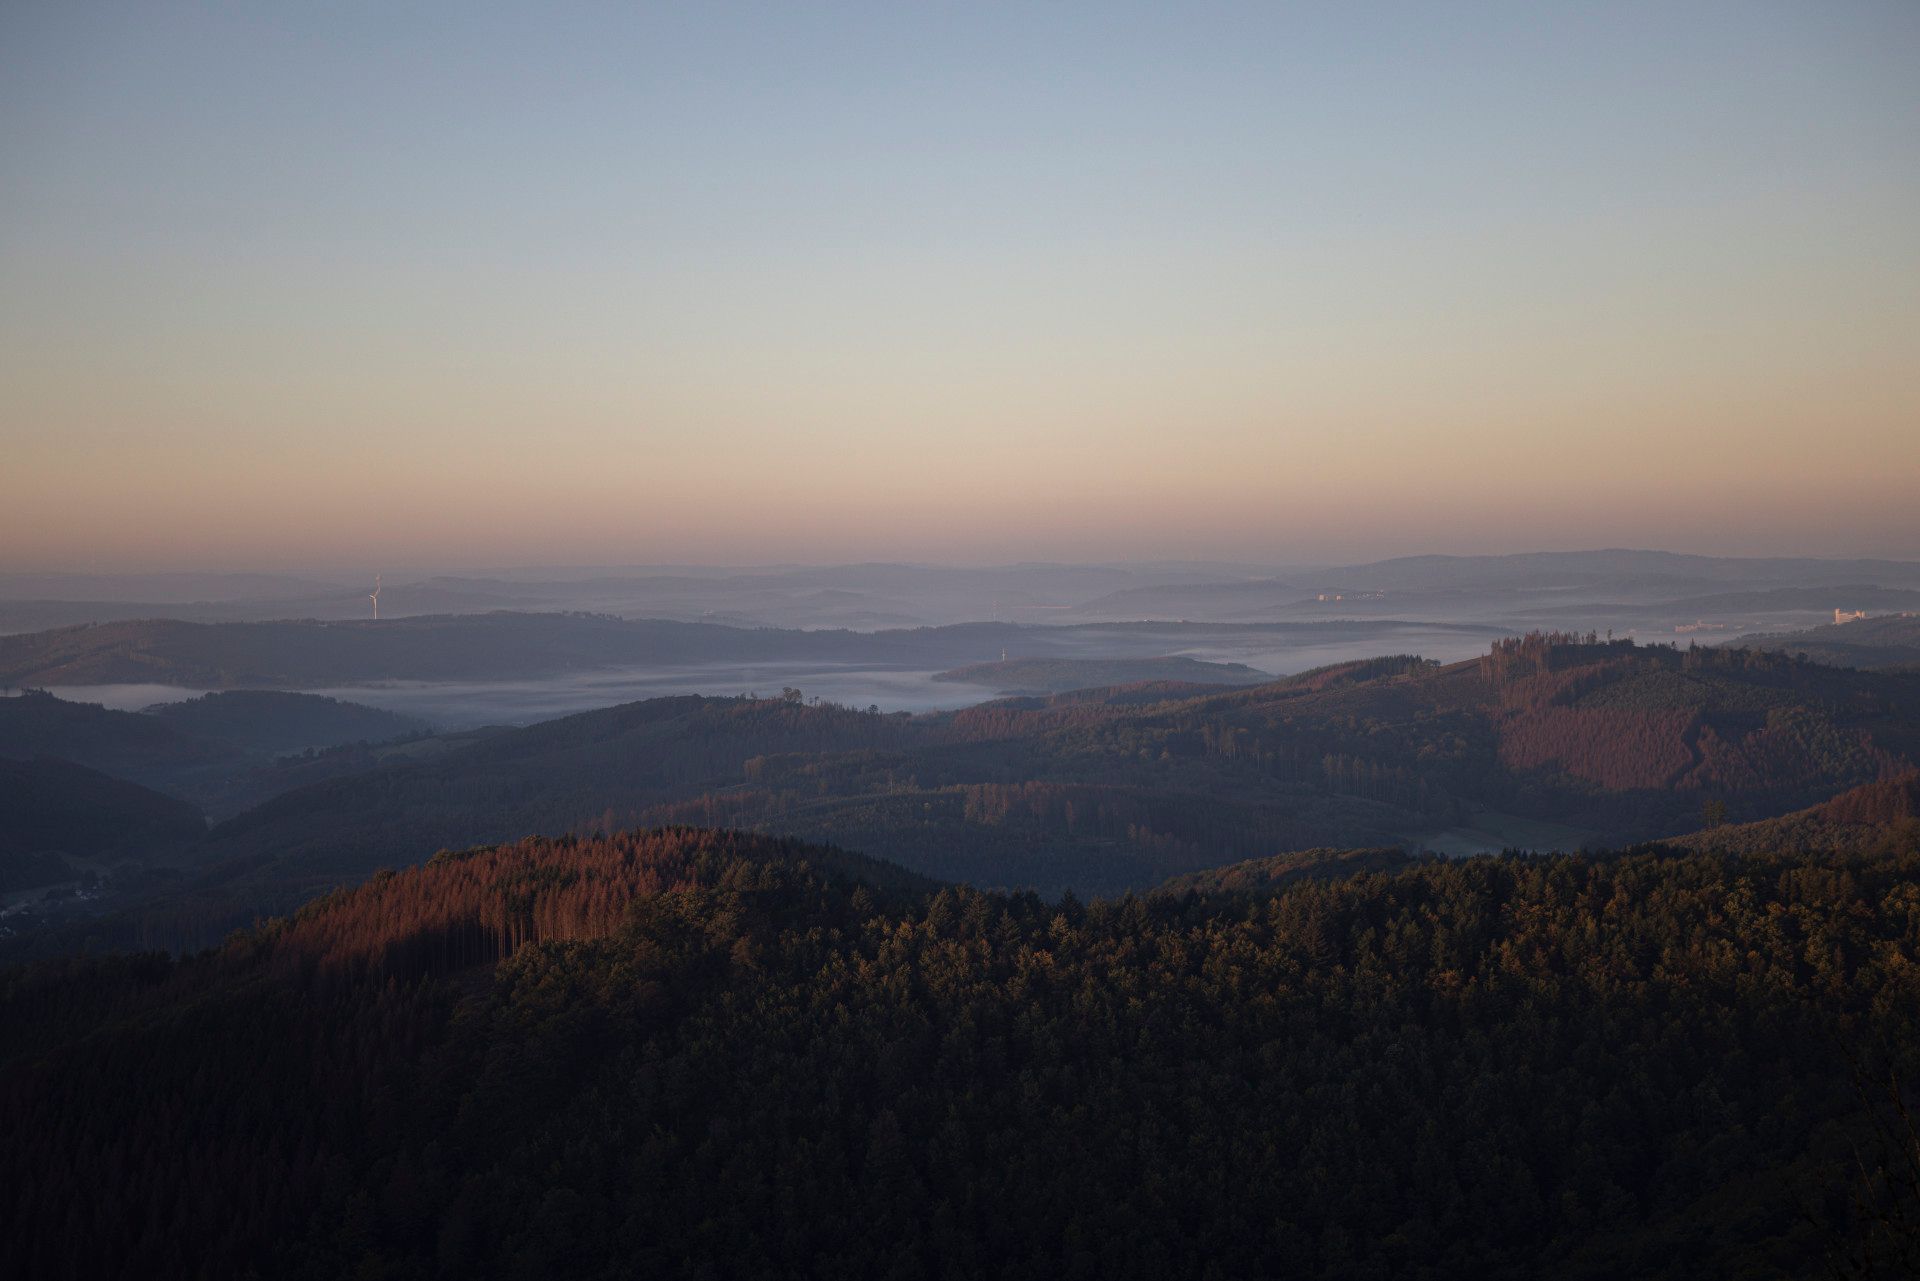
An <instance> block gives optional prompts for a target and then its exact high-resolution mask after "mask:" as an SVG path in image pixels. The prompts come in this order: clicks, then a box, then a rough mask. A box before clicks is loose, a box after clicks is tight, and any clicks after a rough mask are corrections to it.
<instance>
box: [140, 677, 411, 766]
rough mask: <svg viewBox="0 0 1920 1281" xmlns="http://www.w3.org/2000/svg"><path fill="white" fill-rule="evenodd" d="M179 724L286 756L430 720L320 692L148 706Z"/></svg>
mask: <svg viewBox="0 0 1920 1281" xmlns="http://www.w3.org/2000/svg"><path fill="white" fill-rule="evenodd" d="M147 714H148V715H149V716H157V717H159V718H160V719H161V720H163V721H165V722H167V723H168V724H169V725H172V726H173V727H174V728H176V729H180V730H184V731H186V732H187V733H189V734H194V735H197V736H199V737H201V738H210V739H214V740H217V741H219V742H223V743H229V744H232V745H233V746H235V747H238V748H240V749H242V750H244V751H249V752H260V753H263V754H265V755H269V756H283V755H288V754H291V753H294V752H303V751H307V750H309V749H313V748H328V747H342V746H345V745H346V744H349V743H382V742H387V741H389V740H392V739H396V738H405V737H407V736H408V735H412V734H424V733H426V732H427V731H428V729H429V726H428V725H427V723H426V722H425V721H422V720H418V719H416V718H414V717H412V716H402V715H401V714H400V713H398V712H389V711H386V710H384V709H382V708H378V707H363V706H361V705H360V704H358V703H348V702H344V701H342V700H340V699H337V698H324V697H322V696H320V695H318V694H296V693H291V692H288V691H284V690H268V689H240V690H228V691H225V692H222V693H213V694H202V695H201V696H200V697H199V698H189V699H185V700H183V701H181V702H178V703H160V704H158V705H156V706H153V707H149V708H148V709H147Z"/></svg>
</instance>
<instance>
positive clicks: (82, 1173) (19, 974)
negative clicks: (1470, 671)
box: [0, 828, 1920, 1281]
mask: <svg viewBox="0 0 1920 1281" xmlns="http://www.w3.org/2000/svg"><path fill="white" fill-rule="evenodd" d="M1912 878H1913V866H1912V863H1911V860H1908V861H1906V862H1900V861H1898V860H1891V859H1880V860H1856V861H1853V862H1849V863H1845V864H1841V865H1837V866H1836V865H1834V864H1833V863H1831V862H1829V861H1827V860H1824V859H1815V860H1809V859H1807V858H1805V857H1799V856H1794V855H1792V854H1791V853H1786V852H1776V853H1773V854H1770V855H1768V856H1766V857H1762V858H1755V859H1752V860H1741V859H1732V858H1726V857H1722V856H1715V855H1691V856H1684V857H1675V856H1672V855H1649V854H1639V855H1628V856H1620V857H1611V858H1607V859H1580V858H1554V859H1491V858H1477V859H1472V860H1468V861H1465V862H1454V863H1445V862H1438V861H1426V862H1421V863H1417V864H1413V865H1409V866H1403V867H1400V868H1397V869H1394V868H1391V867H1388V868H1385V869H1383V870H1382V871H1381V872H1377V873H1375V874H1370V875H1363V876H1359V877H1347V878H1341V879H1334V880H1324V879H1312V878H1308V879H1298V880H1291V881H1287V880H1284V879H1283V880H1281V881H1278V882H1275V883H1271V884H1269V885H1268V886H1266V887H1265V889H1264V890H1263V892H1261V893H1259V894H1247V893H1238V892H1229V891H1231V890H1232V888H1233V887H1232V886H1231V885H1224V886H1221V887H1208V888H1207V889H1205V890H1204V891H1201V892H1195V893H1181V894H1177V895H1173V894H1163V895H1155V896H1151V897H1148V898H1145V899H1140V898H1129V899H1126V900H1123V901H1119V902H1113V903H1094V904H1091V905H1082V904H1080V903H1078V902H1074V901H1071V900H1069V901H1066V902H1062V903H1060V904H1057V905H1055V904H1048V903H1045V902H1043V901H1041V900H1040V899H1038V898H1036V897H1034V896H1032V895H1012V896H1008V895H998V894H981V893H977V892H974V891H970V890H964V889H954V888H940V887H936V886H932V885H929V884H927V883H926V882H924V881H922V880H919V879H917V878H915V877H913V876H911V875H909V874H907V873H905V872H903V871H901V870H900V869H897V868H888V867H886V866H884V865H882V864H877V863H873V862H871V861H867V860H861V859H858V858H857V857H855V856H851V855H846V854H843V853H841V852H839V851H836V850H830V849H823V848H820V847H810V846H804V845H798V844H795V843H792V842H781V841H774V840H770V839H767V838H761V837H752V836H744V835H741V834H737V833H735V834H727V833H713V832H704V831H699V830H695V829H686V828H679V829H670V830H664V831H651V832H633V833H625V834H618V835H608V836H597V837H591V838H585V839H563V840H532V841H520V842H515V843H512V844H509V845H503V846H498V847H490V848H483V849H474V850H465V851H460V852H450V853H443V854H441V855H439V856H437V857H434V858H432V859H430V860H428V861H427V862H426V863H425V864H424V865H422V866H417V867H413V868H410V869H407V870H404V871H401V872H398V873H394V874H388V875H382V876H379V877H376V878H374V879H373V880H371V881H370V882H368V883H367V884H365V885H363V886H360V887H358V888H356V889H351V890H345V891H342V892H340V893H336V894H332V895H329V896H327V897H325V898H323V899H320V900H317V901H315V902H313V903H310V904H308V905H307V906H306V907H304V908H302V909H301V910H300V911H299V912H297V913H296V914H294V915H293V916H291V917H290V918H288V919H284V920H276V921H270V922H267V923H264V924H262V925H260V926H258V927H256V928H252V929H249V930H246V931H243V932H241V933H239V934H237V935H235V936H234V937H233V938H231V939H229V940H228V941H227V942H226V943H225V945H224V946H222V947H221V948H220V949H219V950H218V951H215V952H211V953H207V954H203V955H200V956H196V957H191V958H186V959H182V960H170V959H168V958H165V957H159V956H152V955H147V956H140V957H113V958H101V959H86V958H73V959H69V960H65V961H62V962H59V963H54V964H45V965H40V966H36V967H33V968H29V969H13V970H0V1027H5V1028H6V1030H7V1036H6V1038H5V1040H4V1044H0V1131H4V1132H5V1133H6V1134H7V1136H8V1142H7V1143H5V1144H4V1145H0V1183H4V1185H5V1186H8V1187H12V1188H15V1189H17V1190H19V1196H18V1197H16V1198H15V1207H14V1210H13V1213H12V1215H11V1217H10V1219H9V1220H8V1224H7V1231H8V1237H7V1240H8V1251H9V1257H10V1258H11V1259H12V1260H13V1261H14V1263H15V1265H16V1266H17V1268H18V1270H19V1271H21V1272H22V1273H23V1274H24V1275H31V1276H34V1277H41V1278H48V1279H49V1281H68V1279H70V1278H71V1279H75V1281H77V1279H79V1278H84V1277H93V1276H123V1275H132V1274H138V1275H141V1276H144V1277H151V1278H155V1279H156V1281H166V1279H168V1278H172V1277H176V1276H178V1277H189V1276H202V1275H208V1274H210V1273H211V1274H217V1275H222V1276H248V1275H268V1276H276V1277H289V1278H296V1279H299V1278H314V1279H316V1281H317V1279H319V1278H333V1277H341V1276H354V1275H399V1276H406V1275H430V1274H436V1273H442V1272H444V1273H452V1274H455V1275H461V1276H472V1277H476V1278H486V1277H496V1276H497V1277H507V1276H583V1275H602V1274H606V1275H613V1274H615V1273H619V1274H626V1273H629V1272H632V1273H637V1274H644V1275H669V1276H676V1275H710V1276H761V1275H777V1274H785V1273H789V1272H791V1273H795V1274H798V1275H803V1276H821V1277H827V1276H902V1277H905V1276H928V1275H939V1274H940V1273H941V1271H942V1270H945V1271H948V1272H951V1273H953V1274H956V1275H964V1276H1014V1277H1028V1276H1031V1277H1059V1276H1073V1275H1086V1276H1101V1277H1116V1278H1127V1277H1139V1278H1142V1279H1145V1278H1150V1277H1151V1278H1161V1277H1168V1276H1193V1277H1196V1278H1200V1277H1206V1276H1214V1275H1229V1276H1258V1275H1277V1274H1285V1275H1306V1276H1354V1275H1392V1274H1396V1273H1401V1272H1406V1271H1408V1270H1409V1269H1410V1268H1411V1267H1412V1266H1413V1264H1414V1261H1416V1260H1418V1261H1419V1265H1420V1267H1421V1268H1422V1269H1423V1270H1424V1271H1425V1272H1426V1273H1427V1274H1430V1275H1432V1276H1434V1277H1444V1278H1456V1277H1457V1278H1468V1277H1474V1278H1479V1277H1503V1276H1514V1277H1517V1276H1537V1275H1553V1276H1556V1277H1564V1278H1569V1279H1570V1281H1581V1279H1588V1281H1599V1279H1600V1278H1614V1277H1620V1276H1636V1277H1671V1278H1676V1279H1677V1278H1682V1277H1693V1276H1736V1275H1753V1276H1761V1277H1791V1276H1808V1275H1814V1274H1816V1273H1818V1272H1819V1271H1820V1270H1821V1269H1822V1268H1823V1267H1824V1266H1825V1265H1826V1263H1827V1262H1828V1261H1829V1260H1831V1259H1832V1258H1834V1257H1836V1255H1835V1252H1836V1251H1837V1250H1839V1249H1842V1248H1844V1249H1846V1250H1849V1251H1855V1250H1859V1249H1862V1248H1866V1247H1867V1246H1869V1245H1871V1246H1872V1247H1873V1248H1875V1249H1885V1248H1886V1247H1887V1246H1888V1245H1893V1246H1895V1247H1897V1246H1898V1244H1899V1242H1900V1240H1901V1234H1902V1233H1903V1232H1905V1231H1906V1230H1907V1228H1908V1226H1909V1225H1910V1224H1912V1223H1913V1222H1914V1221H1915V1217H1914V1216H1915V1215H1916V1214H1920V1205H1916V1204H1914V1203H1913V1202H1912V1201H1911V1199H1910V1198H1907V1199H1901V1198H1900V1196H1899V1191H1898V1185H1897V1184H1894V1183H1890V1182H1888V1181H1886V1180H1884V1179H1880V1178H1877V1177H1875V1176H1873V1175H1872V1173H1871V1172H1872V1171H1874V1170H1876V1169H1878V1168H1880V1165H1881V1164H1882V1163H1884V1162H1887V1161H1890V1160H1896V1159H1897V1158H1898V1152H1897V1150H1894V1149H1891V1148H1889V1147H1888V1146H1887V1139H1886V1137H1885V1135H1886V1134H1887V1131H1886V1129H1885V1125H1886V1119H1885V1118H1884V1117H1883V1116H1882V1115H1881V1114H1880V1113H1876V1112H1873V1111H1871V1110H1870V1108H1871V1106H1872V1105H1871V1104H1870V1103H1863V1100H1871V1099H1873V1098H1874V1097H1876V1096H1875V1095H1874V1094H1873V1093H1871V1092H1870V1091H1871V1090H1872V1089H1875V1088H1877V1085H1878V1082H1880V1081H1882V1080H1885V1079H1888V1076H1889V1074H1891V1073H1894V1072H1902V1073H1904V1072H1908V1071H1910V1070H1911V1069H1912V1068H1913V1067H1914V1066H1915V1064H1914V1063H1913V1061H1912V1059H1913V1054H1912V1047H1913V1046H1914V1045H1915V1044H1916V1043H1917V1042H1916V1035H1915V1034H1916V1031H1917V1030H1920V1029H1916V1028H1915V1026H1914V1021H1913V1011H1914V1010H1916V1009H1920V991H1917V990H1916V989H1915V975H1916V974H1920V965H1917V964H1916V958H1915V956H1914V955H1913V943H1914V940H1913V938H1912V930H1911V912H1912V888H1913V879H1912ZM1835 1026H1844V1027H1846V1028H1847V1029H1848V1037H1849V1046H1848V1049H1847V1051H1845V1052H1843V1050H1842V1048H1841V1047H1839V1046H1836V1045H1835V1043H1834V1039H1833V1036H1832V1029H1833V1028H1834V1027H1835ZM1863 1089H1865V1090H1867V1091H1869V1092H1866V1093H1863V1092H1862V1091H1863ZM1895 1123H1896V1124H1897V1118H1896V1121H1895ZM1877 1127H1878V1128H1877ZM1863 1170H1864V1171H1866V1172H1868V1173H1867V1175H1866V1177H1864V1178H1863V1176H1862V1171H1863ZM1730 1205H1731V1206H1738V1207H1740V1211H1739V1213H1738V1214H1729V1213H1728V1207H1729V1206H1730ZM55 1206H58V1207H65V1208H66V1212H64V1213H47V1212H45V1211H46V1210H47V1208H48V1207H55ZM1875 1232H1881V1233H1882V1235H1880V1236H1877V1237H1876V1236H1872V1235H1869V1234H1872V1233H1875ZM1209 1268H1212V1269H1217V1271H1212V1270H1208V1269H1209Z"/></svg>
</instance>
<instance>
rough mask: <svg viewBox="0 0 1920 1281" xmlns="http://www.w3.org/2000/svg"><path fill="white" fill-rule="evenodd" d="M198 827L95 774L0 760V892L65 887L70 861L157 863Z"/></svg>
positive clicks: (198, 833)
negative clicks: (60, 882)
mask: <svg viewBox="0 0 1920 1281" xmlns="http://www.w3.org/2000/svg"><path fill="white" fill-rule="evenodd" d="M206 827H207V825H206V820H205V819H203V818H202V817H201V816H200V812H199V811H198V810H196V809H194V807H193V806H191V805H189V804H187V803H186V802H185V801H181V800H176V799H175V798H173V797H171V796H162V795H161V794H160V793H158V792H154V791H150V790H148V789H147V788H144V787H140V786H138V785H136V784H133V783H128V782H124V781H122V780H120V779H116V778H109V777H108V776H107V775H105V774H102V773H100V772H99V771H97V770H90V769H85V768H83V767H81V766H79V765H74V764H70V763H69V762H66V761H57V760H51V759H47V758H41V759H38V760H31V761H13V760H0V890H18V889H26V888H29V887H32V886H36V885H50V884H53V883H54V882H56V881H64V880H70V879H72V878H73V877H74V876H77V875H78V874H79V873H78V872H77V871H76V870H75V869H74V867H73V865H72V864H71V863H70V862H69V861H68V860H70V859H80V860H86V861H92V860H106V861H113V860H117V859H121V858H130V859H135V860H139V861H142V862H162V861H165V860H167V859H168V858H170V857H176V856H178V855H179V854H180V852H181V851H182V850H183V849H184V848H185V847H186V846H189V845H191V844H193V843H194V842H196V841H198V840H199V839H200V838H201V837H202V836H203V835H204V834H205V833H206Z"/></svg>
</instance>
